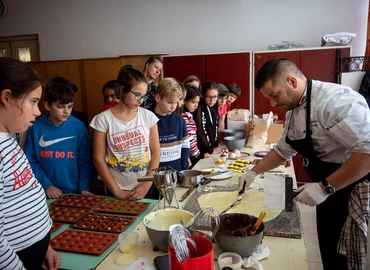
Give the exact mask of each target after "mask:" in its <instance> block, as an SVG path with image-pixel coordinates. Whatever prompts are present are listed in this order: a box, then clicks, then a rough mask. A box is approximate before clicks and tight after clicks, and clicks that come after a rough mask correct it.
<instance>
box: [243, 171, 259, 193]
mask: <svg viewBox="0 0 370 270" xmlns="http://www.w3.org/2000/svg"><path fill="white" fill-rule="evenodd" d="M256 176H257V174H256V173H255V172H254V171H248V172H246V173H244V174H242V175H241V176H239V185H238V190H239V191H241V190H242V189H243V185H244V182H245V183H246V184H245V188H249V186H250V185H251V184H252V183H253V181H254V179H256Z"/></svg>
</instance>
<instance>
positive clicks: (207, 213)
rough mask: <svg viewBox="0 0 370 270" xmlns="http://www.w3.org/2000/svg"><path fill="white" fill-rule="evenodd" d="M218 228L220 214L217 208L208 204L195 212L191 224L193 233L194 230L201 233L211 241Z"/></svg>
mask: <svg viewBox="0 0 370 270" xmlns="http://www.w3.org/2000/svg"><path fill="white" fill-rule="evenodd" d="M219 228H220V216H219V214H218V212H217V210H216V209H214V208H213V207H210V206H208V207H204V208H202V209H200V210H199V211H198V212H197V213H196V214H195V216H194V221H193V224H192V225H191V230H192V231H193V234H195V233H196V232H198V233H199V234H201V235H202V234H203V235H205V236H206V237H207V238H208V239H209V240H210V242H212V240H213V238H214V237H215V235H216V234H217V232H218V229H219ZM206 248H207V246H205V247H204V250H206ZM200 253H202V252H200Z"/></svg>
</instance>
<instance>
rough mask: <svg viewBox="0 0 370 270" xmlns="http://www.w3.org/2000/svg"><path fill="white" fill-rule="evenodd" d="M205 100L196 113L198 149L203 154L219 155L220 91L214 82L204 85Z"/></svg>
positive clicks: (207, 82)
mask: <svg viewBox="0 0 370 270" xmlns="http://www.w3.org/2000/svg"><path fill="white" fill-rule="evenodd" d="M202 94H203V99H202V100H201V102H200V103H199V107H198V109H197V110H196V111H195V112H194V119H195V123H196V124H197V128H198V132H197V134H198V138H197V140H198V147H199V150H200V152H201V153H203V154H206V153H208V154H213V153H214V154H218V153H220V152H221V148H220V147H218V142H217V139H218V106H217V101H218V96H219V94H220V90H219V88H218V85H217V83H215V82H214V81H206V82H205V83H204V84H203V85H202Z"/></svg>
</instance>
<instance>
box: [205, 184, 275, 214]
mask: <svg viewBox="0 0 370 270" xmlns="http://www.w3.org/2000/svg"><path fill="white" fill-rule="evenodd" d="M237 198H238V192H237V191H234V192H213V193H207V194H204V195H202V196H200V197H199V198H198V203H199V205H200V207H201V208H203V207H206V206H212V207H213V208H215V209H216V210H217V211H218V212H219V213H221V212H222V211H223V210H225V209H226V208H227V207H229V206H230V205H231V204H232V203H233V202H235V201H236V200H237ZM262 211H264V212H266V216H265V218H264V221H269V220H271V219H274V218H276V217H277V216H278V215H279V214H280V212H281V210H273V209H267V208H264V207H263V192H260V191H258V190H257V189H249V190H246V191H245V193H244V194H243V199H242V201H241V202H240V203H239V204H237V205H235V206H234V207H233V208H231V209H230V210H229V211H228V212H227V213H242V214H248V215H252V216H256V217H258V216H259V215H260V213H261V212H262Z"/></svg>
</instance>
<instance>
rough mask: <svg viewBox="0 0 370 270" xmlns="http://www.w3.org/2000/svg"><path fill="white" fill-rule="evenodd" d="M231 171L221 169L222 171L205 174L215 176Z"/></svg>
mask: <svg viewBox="0 0 370 270" xmlns="http://www.w3.org/2000/svg"><path fill="white" fill-rule="evenodd" d="M228 172H229V171H221V172H215V173H209V174H204V173H203V175H204V176H207V177H213V176H216V175H220V174H224V173H228Z"/></svg>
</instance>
